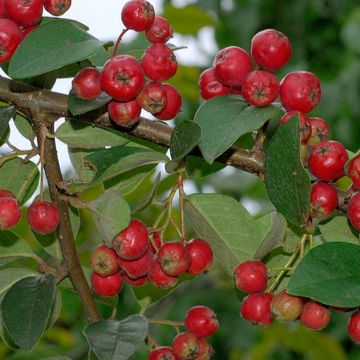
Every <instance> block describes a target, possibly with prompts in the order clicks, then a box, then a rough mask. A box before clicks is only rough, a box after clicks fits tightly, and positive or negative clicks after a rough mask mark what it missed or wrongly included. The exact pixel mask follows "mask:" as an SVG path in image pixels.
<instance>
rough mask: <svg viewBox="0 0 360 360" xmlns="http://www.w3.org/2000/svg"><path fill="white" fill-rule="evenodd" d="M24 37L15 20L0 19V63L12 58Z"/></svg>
mask: <svg viewBox="0 0 360 360" xmlns="http://www.w3.org/2000/svg"><path fill="white" fill-rule="evenodd" d="M22 39H23V35H22V33H21V30H20V28H19V26H18V25H16V23H15V22H14V21H12V20H10V19H0V63H4V62H7V61H9V60H10V59H11V57H12V56H13V54H14V52H15V50H16V48H17V47H18V45H19V44H20V42H21V40H22Z"/></svg>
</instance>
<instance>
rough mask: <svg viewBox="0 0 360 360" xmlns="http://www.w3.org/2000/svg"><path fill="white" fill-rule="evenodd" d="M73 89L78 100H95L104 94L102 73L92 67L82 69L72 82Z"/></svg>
mask: <svg viewBox="0 0 360 360" xmlns="http://www.w3.org/2000/svg"><path fill="white" fill-rule="evenodd" d="M72 88H73V92H74V94H75V96H76V97H77V98H79V99H82V100H86V101H92V100H95V99H96V98H98V97H99V96H100V95H101V93H102V88H101V74H100V72H99V71H98V70H96V69H95V68H91V67H88V68H84V69H81V70H80V71H79V72H78V73H77V74H76V75H75V77H74V79H73V81H72Z"/></svg>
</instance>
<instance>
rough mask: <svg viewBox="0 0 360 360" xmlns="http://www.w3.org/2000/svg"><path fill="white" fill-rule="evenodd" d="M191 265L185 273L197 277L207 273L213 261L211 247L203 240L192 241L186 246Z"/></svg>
mask: <svg viewBox="0 0 360 360" xmlns="http://www.w3.org/2000/svg"><path fill="white" fill-rule="evenodd" d="M186 249H187V252H188V254H189V256H190V259H191V263H190V267H189V268H188V270H187V272H188V273H189V274H191V275H199V274H201V273H203V272H205V271H207V270H208V269H209V268H210V266H211V265H212V262H213V260H214V254H213V251H212V249H211V246H210V245H209V243H208V242H206V241H205V240H203V239H193V240H191V241H189V242H188V243H187V244H186Z"/></svg>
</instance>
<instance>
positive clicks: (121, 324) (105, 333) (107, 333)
mask: <svg viewBox="0 0 360 360" xmlns="http://www.w3.org/2000/svg"><path fill="white" fill-rule="evenodd" d="M146 333H147V320H146V318H145V317H144V316H142V315H132V316H129V317H127V318H126V319H124V320H121V321H115V320H100V321H97V322H95V323H92V324H90V325H88V326H87V327H86V328H85V330H84V335H85V337H86V339H87V341H88V343H89V345H90V347H91V349H92V351H93V352H94V353H95V354H96V355H97V357H98V358H99V359H100V360H128V359H130V357H131V356H132V355H133V354H134V353H135V351H136V350H137V349H138V348H139V347H140V346H141V345H142V344H143V341H144V339H145V337H146Z"/></svg>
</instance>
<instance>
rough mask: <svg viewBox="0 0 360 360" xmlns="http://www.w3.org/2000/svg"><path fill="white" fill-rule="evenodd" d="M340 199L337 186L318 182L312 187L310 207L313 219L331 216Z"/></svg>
mask: <svg viewBox="0 0 360 360" xmlns="http://www.w3.org/2000/svg"><path fill="white" fill-rule="evenodd" d="M338 201H339V197H338V194H337V191H336V189H335V186H334V185H332V184H327V183H324V182H317V183H315V184H313V185H312V186H311V195H310V207H311V216H312V217H313V218H320V219H321V218H325V217H327V216H329V215H330V214H331V213H332V212H333V211H334V210H335V209H336V206H337V204H338Z"/></svg>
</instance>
